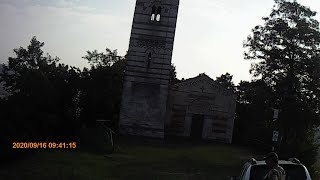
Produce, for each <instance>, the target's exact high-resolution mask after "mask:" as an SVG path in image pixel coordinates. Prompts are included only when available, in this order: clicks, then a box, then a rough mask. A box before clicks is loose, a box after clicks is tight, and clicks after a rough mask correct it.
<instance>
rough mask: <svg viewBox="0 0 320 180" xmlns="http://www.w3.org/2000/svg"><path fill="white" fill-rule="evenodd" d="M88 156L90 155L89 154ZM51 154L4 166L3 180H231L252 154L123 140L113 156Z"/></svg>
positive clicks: (220, 147)
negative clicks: (228, 178) (230, 177)
mask: <svg viewBox="0 0 320 180" xmlns="http://www.w3.org/2000/svg"><path fill="white" fill-rule="evenodd" d="M89 152H90V151H89ZM89 152H88V151H87V150H86V151H84V150H77V151H68V150H59V151H56V150H49V151H42V152H37V153H33V154H32V155H30V156H28V157H26V158H24V159H22V160H18V161H15V162H12V163H10V164H8V165H6V166H3V167H1V169H0V177H2V178H4V179H13V180H14V179H48V180H49V179H79V180H81V179H90V180H95V179H227V177H228V176H232V175H238V174H239V173H240V171H241V166H242V165H243V163H244V162H245V161H246V160H248V159H249V158H250V157H251V156H255V154H254V153H252V151H250V150H249V149H247V148H243V147H236V146H230V145H223V144H215V143H198V142H197V143H194V142H189V141H186V140H184V142H183V143H181V142H178V141H176V142H169V143H168V142H167V143H164V142H163V141H152V140H151V141H149V142H146V141H144V142H141V141H137V140H133V141H132V140H121V141H120V142H119V141H118V142H117V148H116V152H115V153H113V154H110V155H106V154H104V153H101V152H100V153H96V152H90V153H89Z"/></svg>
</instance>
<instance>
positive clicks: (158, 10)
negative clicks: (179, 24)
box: [156, 6, 161, 22]
mask: <svg viewBox="0 0 320 180" xmlns="http://www.w3.org/2000/svg"><path fill="white" fill-rule="evenodd" d="M160 17H161V6H159V7H158V9H157V16H156V21H158V22H159V21H160Z"/></svg>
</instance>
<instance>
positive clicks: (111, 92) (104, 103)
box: [80, 48, 126, 127]
mask: <svg viewBox="0 0 320 180" xmlns="http://www.w3.org/2000/svg"><path fill="white" fill-rule="evenodd" d="M83 59H85V60H87V61H88V63H89V64H90V65H91V68H90V69H86V68H85V69H84V70H83V72H82V88H81V89H82V96H81V100H80V104H81V105H80V106H81V108H82V110H83V111H82V115H81V119H82V122H84V123H86V124H87V125H94V124H95V120H97V119H108V120H112V124H113V125H114V126H115V127H116V124H117V120H118V114H119V111H120V103H121V94H122V84H123V72H124V66H125V59H126V56H119V55H118V54H117V50H113V51H112V50H110V49H108V48H106V52H98V51H97V50H94V51H87V55H85V56H84V57H83Z"/></svg>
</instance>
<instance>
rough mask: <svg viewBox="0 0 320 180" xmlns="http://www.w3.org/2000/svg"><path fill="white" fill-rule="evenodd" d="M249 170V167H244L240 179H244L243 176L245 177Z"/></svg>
mask: <svg viewBox="0 0 320 180" xmlns="http://www.w3.org/2000/svg"><path fill="white" fill-rule="evenodd" d="M247 169H248V166H244V167H243V169H242V172H241V175H240V179H243V176H244V174H245V172H246V171H247Z"/></svg>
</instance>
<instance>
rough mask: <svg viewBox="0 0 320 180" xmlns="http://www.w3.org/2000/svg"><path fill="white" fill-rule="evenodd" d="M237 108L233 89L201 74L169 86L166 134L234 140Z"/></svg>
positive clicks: (226, 141)
mask: <svg viewBox="0 0 320 180" xmlns="http://www.w3.org/2000/svg"><path fill="white" fill-rule="evenodd" d="M235 109H236V96H235V94H234V92H233V91H231V90H228V89H226V88H225V87H222V86H221V85H220V84H219V83H216V82H215V81H214V80H213V79H211V78H210V77H209V76H207V75H206V74H200V75H199V76H197V77H194V78H190V79H187V80H184V81H182V82H180V83H178V84H175V85H173V86H172V87H171V88H170V93H169V101H168V112H167V113H168V117H167V120H166V122H165V127H166V133H167V134H168V135H173V136H183V137H192V138H200V139H208V140H215V141H220V142H225V143H231V142H232V134H233V125H234V118H235Z"/></svg>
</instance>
